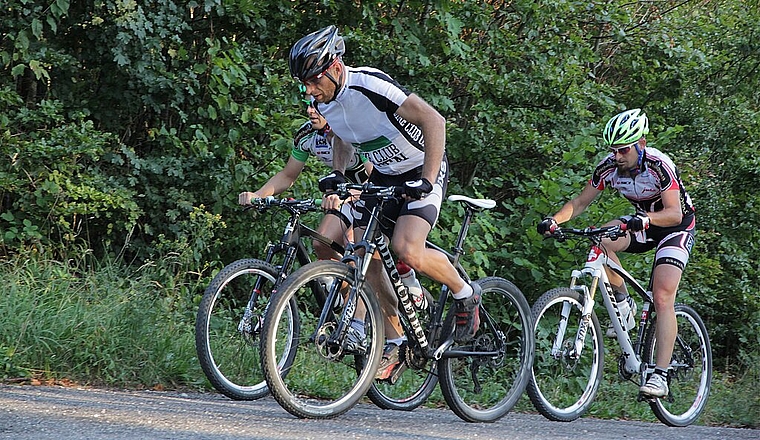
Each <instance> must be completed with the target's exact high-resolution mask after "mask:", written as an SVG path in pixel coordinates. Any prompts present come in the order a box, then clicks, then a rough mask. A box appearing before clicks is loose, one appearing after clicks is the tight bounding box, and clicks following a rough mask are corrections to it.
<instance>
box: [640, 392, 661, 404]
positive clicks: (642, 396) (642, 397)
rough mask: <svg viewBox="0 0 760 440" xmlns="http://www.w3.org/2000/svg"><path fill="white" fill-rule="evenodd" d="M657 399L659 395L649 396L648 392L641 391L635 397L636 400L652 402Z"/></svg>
mask: <svg viewBox="0 0 760 440" xmlns="http://www.w3.org/2000/svg"><path fill="white" fill-rule="evenodd" d="M657 399H659V397H655V396H650V395H649V394H644V393H642V392H639V396H638V397H637V398H636V401H637V402H648V403H654V402H656V401H657Z"/></svg>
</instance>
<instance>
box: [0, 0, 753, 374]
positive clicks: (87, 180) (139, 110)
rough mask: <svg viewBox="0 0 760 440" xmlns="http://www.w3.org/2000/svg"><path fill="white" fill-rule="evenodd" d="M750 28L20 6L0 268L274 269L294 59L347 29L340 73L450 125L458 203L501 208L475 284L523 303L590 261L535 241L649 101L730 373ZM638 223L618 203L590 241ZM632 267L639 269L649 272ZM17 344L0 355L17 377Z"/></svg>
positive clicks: (742, 212)
mask: <svg viewBox="0 0 760 440" xmlns="http://www.w3.org/2000/svg"><path fill="white" fill-rule="evenodd" d="M758 21H760V11H759V10H758V8H757V4H756V2H741V1H738V0H716V1H712V2H688V1H687V2H676V1H670V0H667V1H664V2H655V3H651V2H650V3H647V2H627V3H626V2H597V1H590V2H589V1H584V2H581V1H579V0H567V1H565V0H563V1H558V0H541V1H538V2H537V1H533V0H515V1H512V2H501V1H487V2H475V1H460V2H449V1H439V0H434V1H428V0H413V1H398V0H392V1H382V2H380V1H377V0H371V1H363V2H339V1H333V0H327V1H322V2H316V3H315V2H292V1H282V0H280V1H278V0H275V1H270V2H251V1H247V0H239V1H238V0H204V1H203V2H200V1H191V2H189V3H188V2H178V1H175V0H160V1H159V0H147V1H142V2H123V1H118V0H102V1H97V2H95V1H80V2H72V1H70V0H49V1H47V2H33V1H29V0H9V1H6V2H5V3H4V6H3V14H2V16H0V25H1V26H2V29H3V30H4V35H3V38H2V39H0V154H2V160H0V255H2V257H3V258H5V259H10V258H13V256H14V255H19V254H22V255H23V254H25V253H26V252H30V249H34V250H35V252H38V253H39V254H41V255H42V256H43V257H45V258H48V257H49V258H54V259H55V260H57V261H67V259H69V258H71V257H72V255H76V254H77V253H79V252H81V251H80V249H91V250H92V251H91V252H93V253H94V254H95V255H94V256H93V258H92V260H93V261H98V260H101V259H110V260H109V261H121V262H123V263H125V264H128V263H135V264H138V265H143V264H144V265H145V268H146V270H147V269H150V271H153V270H154V269H156V270H159V272H160V273H159V275H158V278H160V281H157V282H158V283H159V284H160V285H161V286H163V287H162V288H163V289H165V290H162V291H161V292H162V294H163V295H164V296H166V297H167V298H172V299H170V300H168V301H169V303H176V302H177V301H180V302H181V301H189V298H193V297H195V296H197V295H198V293H199V291H200V290H202V287H203V285H204V284H205V283H207V282H208V278H209V275H210V273H211V272H213V270H215V269H217V268H218V267H220V266H221V265H223V264H224V263H226V262H230V261H232V260H234V259H238V258H241V257H245V256H257V255H260V253H261V252H262V250H263V247H264V246H263V244H264V243H266V242H267V240H269V239H271V238H272V234H273V233H277V232H273V229H272V228H268V227H264V226H270V225H271V221H270V220H271V219H269V218H262V217H256V216H250V215H247V214H246V215H243V214H242V213H241V212H240V209H239V207H238V206H237V203H236V201H237V194H238V193H240V192H241V191H245V190H250V189H252V188H254V187H257V186H258V185H260V184H262V183H263V182H264V181H265V180H266V179H267V178H268V177H270V176H271V175H272V174H274V173H275V172H277V171H278V170H279V169H281V167H282V166H283V165H284V163H285V161H286V160H287V157H288V154H289V149H290V145H291V139H292V135H293V131H294V129H295V128H296V127H297V126H298V125H300V123H301V121H302V120H303V119H305V115H304V112H303V107H302V106H301V105H300V101H299V96H298V91H297V88H296V87H295V84H294V83H293V81H292V80H291V79H290V78H289V76H290V75H289V72H288V69H287V63H286V57H287V53H288V50H289V48H290V45H291V44H292V43H293V42H294V41H296V40H297V39H298V38H299V37H301V36H302V35H304V34H305V33H307V32H310V31H313V30H315V29H318V28H320V27H323V26H326V25H328V24H337V25H338V26H339V27H340V28H341V31H342V33H343V34H344V35H345V37H346V43H347V53H346V55H345V60H346V62H347V63H348V64H350V65H355V66H360V65H369V66H374V67H378V68H380V69H382V70H385V71H386V72H388V73H390V74H391V75H392V76H393V77H394V78H395V79H396V80H397V81H399V82H400V83H401V84H402V85H404V86H405V87H407V88H408V89H409V90H410V91H412V92H414V93H417V94H419V95H420V96H422V97H423V98H424V99H426V100H427V101H429V102H430V103H431V104H433V105H434V106H435V107H436V108H438V109H439V110H440V111H441V113H442V114H443V115H444V116H445V117H446V118H447V121H448V127H447V154H448V158H449V161H450V164H451V169H452V180H451V182H450V185H449V193H450V194H453V193H462V194H467V195H471V196H476V197H489V198H492V199H494V200H496V201H497V202H498V207H497V208H496V209H495V210H493V212H490V213H488V214H486V215H482V216H480V217H479V219H478V223H477V225H475V226H473V229H472V232H471V234H470V237H469V238H468V243H469V244H470V246H471V247H470V248H469V249H467V253H468V255H467V258H466V259H467V260H468V263H469V264H472V266H473V267H472V268H470V269H471V270H474V273H477V274H478V275H491V274H497V275H501V276H504V277H506V278H508V279H510V280H512V281H514V282H515V283H516V284H517V285H518V286H519V287H520V288H521V289H522V290H523V292H525V294H526V295H527V296H528V298H529V299H530V300H534V299H536V298H537V297H538V295H540V294H541V293H542V292H544V291H546V290H548V289H549V288H551V287H555V286H557V285H562V284H565V283H566V282H567V278H568V274H569V272H568V271H569V270H570V268H571V267H575V266H577V265H578V264H580V263H582V261H583V259H584V258H585V254H586V251H585V249H583V248H571V247H569V246H567V245H560V244H558V243H555V242H553V241H543V240H541V238H540V237H538V235H537V234H536V233H535V225H536V223H537V222H538V221H540V219H541V218H542V217H543V216H545V215H547V214H550V213H552V212H554V211H556V209H557V208H558V207H559V206H560V205H561V204H562V203H564V202H565V201H566V200H568V199H569V198H570V197H572V196H573V195H575V194H577V192H578V191H580V189H581V188H582V186H583V184H584V183H585V181H586V180H587V179H588V177H589V173H590V172H591V169H592V166H593V164H594V163H595V162H596V161H597V160H598V159H599V158H600V151H599V146H598V138H599V132H600V130H601V127H602V124H603V123H604V122H605V121H606V119H607V118H608V117H610V116H611V115H612V114H614V113H616V112H617V111H619V110H622V109H624V108H631V107H643V108H645V110H646V111H647V113H648V115H649V116H650V120H651V127H652V132H651V133H650V135H649V136H648V141H649V143H650V144H651V145H654V146H656V147H657V148H660V149H662V150H663V151H665V152H667V153H668V154H670V155H671V157H673V158H674V160H675V161H676V163H677V164H678V165H679V167H680V168H681V171H682V177H683V179H684V181H685V183H686V185H687V188H688V190H689V193H690V194H691V196H692V198H693V199H694V202H695V204H696V206H697V209H698V228H699V233H698V236H697V244H696V246H695V249H694V252H693V254H692V256H691V261H690V262H689V265H688V267H687V270H686V272H685V274H684V279H683V281H682V283H681V286H680V296H679V300H683V301H686V302H689V303H691V304H693V305H694V306H695V307H696V308H697V310H699V312H700V314H701V315H702V316H703V317H704V318H705V320H706V322H707V324H708V327H709V329H710V333H711V337H712V339H713V348H714V351H715V354H716V358H718V359H720V360H722V361H723V362H724V363H725V365H726V366H727V367H726V370H732V371H730V373H731V374H737V375H738V374H739V372H738V371H733V370H734V369H737V370H739V369H741V368H742V367H744V366H745V363H744V362H745V360H746V359H747V358H748V357H751V356H752V355H753V353H756V352H757V348H756V347H757V346H758V344H757V341H754V339H753V337H752V335H754V334H756V333H757V323H758V322H760V317H759V316H758V314H760V289H759V288H758V286H759V285H760V274H758V268H757V264H756V261H757V260H758V258H760V257H759V256H760V232H758V229H757V228H756V227H754V226H753V225H756V224H758V223H759V222H760V218H758V217H760V209H758V206H760V199H759V198H760V195H758V193H757V191H755V188H757V187H758V186H760V173H759V172H758V169H760V166H759V165H760V159H758V155H757V154H756V151H757V150H758V141H757V139H760V120H758V118H757V117H756V115H757V114H758V113H760V95H759V94H758V93H757V92H756V91H757V90H758V88H760V87H759V86H760V84H758V82H759V81H760V76H758V75H756V74H755V70H756V66H757V65H758V63H760V58H759V55H758V54H760V50H758V44H760V43H758V41H757V38H756V35H755V34H756V29H757V26H756V23H757V22H758ZM322 173H323V170H321V169H319V168H317V167H311V166H308V167H307V169H306V170H305V172H304V173H303V175H302V177H301V178H300V179H299V181H298V182H297V183H296V185H295V186H294V187H293V188H292V189H291V191H290V192H289V194H292V195H294V196H298V197H308V196H313V195H314V194H315V192H316V188H315V185H314V178H315V177H317V176H318V175H320V174H322ZM629 210H630V207H629V206H628V205H627V204H626V202H625V201H624V200H622V199H621V198H620V197H617V196H616V195H614V194H605V195H604V196H603V197H601V198H600V199H599V200H597V201H596V202H595V203H594V204H593V205H592V206H591V207H590V208H589V209H588V210H587V212H586V213H584V214H583V216H581V217H579V218H578V219H576V220H575V221H574V225H575V226H584V225H588V224H601V223H603V222H604V221H606V220H607V219H609V218H611V217H614V216H618V215H620V214H626V213H629ZM458 219H459V215H458V213H457V212H456V210H455V209H453V208H451V207H450V206H449V205H448V204H446V203H444V207H443V209H442V213H441V219H440V221H439V227H438V228H437V229H436V230H434V232H433V234H432V237H433V239H434V240H435V241H437V242H439V243H443V244H445V243H450V242H451V240H453V236H452V235H450V234H454V232H451V231H456V230H457V228H458V224H457V222H458V221H459V220H458ZM88 252H90V251H88ZM624 263H625V264H626V266H627V267H628V268H629V269H631V270H632V272H633V273H634V274H635V275H636V276H638V277H640V278H645V277H646V276H647V271H648V268H649V263H650V260H648V259H647V258H643V259H642V258H640V257H633V258H626V259H625V261H624ZM161 271H163V272H161ZM130 275H134V274H130ZM146 288H147V287H146ZM180 298H182V299H180ZM162 305H163V306H166V304H163V303H162ZM184 313H188V312H187V311H185V312H184ZM14 347H16V345H15V344H9V343H0V353H3V354H2V355H0V360H3V361H4V363H5V364H6V371H7V368H8V367H7V365H8V361H7V360H8V359H15V358H17V356H18V351H17V350H15V349H14ZM716 363H717V362H716ZM730 365H737V366H738V367H728V366H730ZM14 368H15V367H14ZM16 371H17V372H18V371H20V370H16Z"/></svg>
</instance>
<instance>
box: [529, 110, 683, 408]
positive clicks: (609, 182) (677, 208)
mask: <svg viewBox="0 0 760 440" xmlns="http://www.w3.org/2000/svg"><path fill="white" fill-rule="evenodd" d="M647 133H649V120H648V119H647V116H646V115H645V114H644V113H643V112H641V110H639V109H632V110H627V111H624V112H622V113H620V114H618V115H616V116H614V117H613V118H612V119H610V120H609V122H607V125H606V127H605V129H604V131H603V135H604V136H603V137H604V141H605V144H606V145H607V146H608V147H609V148H610V154H609V155H608V156H607V157H605V158H604V159H603V160H602V161H601V162H599V164H598V165H597V166H596V168H595V170H594V173H593V175H592V176H591V179H590V180H589V181H588V183H587V184H586V186H585V188H584V189H583V191H581V193H580V194H579V195H578V196H577V197H575V198H574V199H572V200H570V201H569V202H567V203H565V204H564V205H563V206H562V208H560V210H559V211H557V213H556V214H554V215H553V216H551V217H547V218H545V219H544V220H543V221H542V222H541V223H539V225H538V228H537V230H538V232H539V234H549V233H551V232H552V231H554V229H555V228H556V227H557V225H558V224H559V223H562V222H566V221H568V220H570V219H572V218H575V217H577V216H578V215H580V214H581V213H582V212H583V211H584V210H585V209H586V208H587V207H588V206H589V204H590V203H591V202H592V201H593V200H594V199H595V198H596V197H597V196H598V195H599V194H600V193H601V192H602V191H603V190H604V189H605V188H611V189H615V190H617V191H618V192H619V193H620V194H621V195H623V196H624V197H625V198H626V199H628V200H629V201H630V202H631V204H632V205H633V206H634V208H635V209H636V214H635V215H632V216H625V217H623V218H620V219H616V220H612V221H610V222H608V223H607V224H606V225H619V224H621V223H626V224H627V227H628V230H629V231H631V232H630V233H629V234H628V235H626V236H625V237H622V238H618V239H617V240H615V241H612V240H609V239H604V240H603V246H604V248H605V249H606V250H607V252H608V255H609V256H610V257H611V258H612V259H613V260H614V261H616V262H619V260H618V257H617V256H616V255H615V252H633V253H640V252H646V251H649V250H651V249H656V250H655V263H654V269H653V270H652V295H653V297H654V305H655V310H657V323H656V328H655V337H656V338H657V359H656V360H655V361H656V363H657V366H656V368H655V374H653V375H652V376H651V377H650V378H649V380H648V381H647V383H646V384H644V385H643V386H642V387H641V389H640V391H641V392H642V393H644V394H647V395H650V396H653V397H665V396H667V395H668V380H667V371H668V367H669V365H670V360H671V359H670V358H671V356H672V352H673V345H674V343H675V338H676V334H677V332H678V329H677V324H676V315H675V307H674V305H675V298H676V291H677V289H678V284H679V282H680V280H681V275H682V274H683V270H684V268H685V267H686V263H687V262H688V261H689V254H690V253H691V249H692V247H693V246H694V228H695V224H696V221H695V216H694V206H693V205H692V202H691V198H690V197H689V194H688V193H687V192H686V189H685V188H684V185H683V182H681V178H680V176H679V173H678V169H677V168H676V166H675V165H674V164H673V161H671V160H670V158H669V157H668V156H667V155H665V154H664V153H662V152H660V151H659V150H657V149H655V148H651V147H647V146H646V143H647V142H646V138H645V137H644V136H645V135H646V134H647ZM607 272H608V275H609V277H610V283H611V284H612V288H613V289H614V290H615V291H616V295H615V296H616V299H617V300H618V302H619V303H621V302H623V301H625V302H632V301H630V300H629V299H628V298H630V297H628V295H627V293H626V292H625V285H624V282H623V279H622V278H621V277H620V276H619V275H617V274H615V273H614V272H612V271H607ZM633 304H634V306H635V303H633ZM631 312H632V314H635V307H634V308H633V310H632V311H631ZM633 325H635V321H633V320H631V321H629V323H628V327H629V328H628V330H630V328H631V327H633Z"/></svg>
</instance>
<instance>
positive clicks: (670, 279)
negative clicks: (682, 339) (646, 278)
mask: <svg viewBox="0 0 760 440" xmlns="http://www.w3.org/2000/svg"><path fill="white" fill-rule="evenodd" d="M681 273H682V271H681V269H679V268H678V267H676V266H673V265H670V264H660V265H659V266H657V267H655V269H654V272H653V273H652V278H653V280H654V282H653V283H652V296H653V297H654V307H655V310H656V311H657V327H656V328H655V337H656V338H657V359H656V362H657V366H658V367H660V368H662V369H664V370H667V369H668V366H670V359H671V357H672V356H673V344H675V341H676V334H677V333H678V324H677V322H676V311H675V308H674V305H675V302H676V291H677V290H678V284H679V283H680V282H681Z"/></svg>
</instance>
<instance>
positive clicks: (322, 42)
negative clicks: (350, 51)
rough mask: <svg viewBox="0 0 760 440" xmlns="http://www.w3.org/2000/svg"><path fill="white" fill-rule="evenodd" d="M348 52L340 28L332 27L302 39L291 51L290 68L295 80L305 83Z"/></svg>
mask: <svg viewBox="0 0 760 440" xmlns="http://www.w3.org/2000/svg"><path fill="white" fill-rule="evenodd" d="M345 52H346V43H345V42H344V41H343V37H341V36H340V34H339V33H338V28H337V27H335V26H333V25H330V26H327V27H326V28H323V29H320V30H318V31H316V32H312V33H310V34H309V35H307V36H305V37H303V38H301V39H300V40H298V41H297V42H296V44H294V45H293V47H292V48H291V49H290V57H289V58H288V67H289V68H290V74H291V75H292V76H293V78H296V79H297V80H299V81H301V82H303V81H305V80H307V79H309V78H312V77H314V76H317V75H319V74H320V73H322V72H324V71H325V70H327V68H328V67H330V65H331V64H332V63H333V62H334V61H335V59H336V58H338V57H340V56H342V55H343V54H344V53H345Z"/></svg>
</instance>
